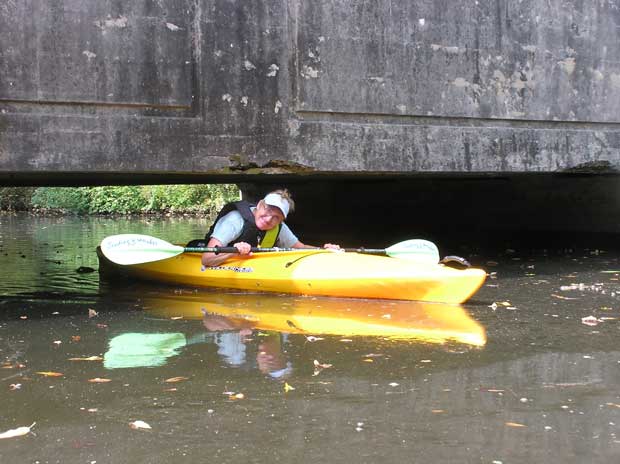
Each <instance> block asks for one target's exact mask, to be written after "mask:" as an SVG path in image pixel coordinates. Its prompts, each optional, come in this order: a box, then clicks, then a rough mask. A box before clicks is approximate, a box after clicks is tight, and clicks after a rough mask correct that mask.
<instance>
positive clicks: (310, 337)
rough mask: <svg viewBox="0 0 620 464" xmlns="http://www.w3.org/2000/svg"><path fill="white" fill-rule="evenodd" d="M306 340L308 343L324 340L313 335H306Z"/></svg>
mask: <svg viewBox="0 0 620 464" xmlns="http://www.w3.org/2000/svg"><path fill="white" fill-rule="evenodd" d="M306 340H308V341H309V342H317V341H319V340H324V339H323V338H321V337H315V336H314V335H308V336H307V337H306Z"/></svg>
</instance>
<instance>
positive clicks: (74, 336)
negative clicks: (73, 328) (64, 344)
mask: <svg viewBox="0 0 620 464" xmlns="http://www.w3.org/2000/svg"><path fill="white" fill-rule="evenodd" d="M81 339H82V336H81V335H72V336H71V341H72V342H79V341H80V340H81Z"/></svg>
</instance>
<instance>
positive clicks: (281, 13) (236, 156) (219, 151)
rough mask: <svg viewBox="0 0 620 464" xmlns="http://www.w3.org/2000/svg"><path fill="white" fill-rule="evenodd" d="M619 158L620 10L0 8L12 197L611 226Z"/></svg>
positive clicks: (134, 4) (423, 2)
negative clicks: (262, 193)
mask: <svg viewBox="0 0 620 464" xmlns="http://www.w3.org/2000/svg"><path fill="white" fill-rule="evenodd" d="M619 166H620V5H619V4H618V2H617V1H615V0H596V1H585V0H521V1H509V0H479V1H477V2H472V1H469V0H432V1H431V0H412V1H407V2H394V1H389V0H374V1H365V0H346V1H345V0H330V1H320V0H318V1H317V0H264V1H252V2H249V1H240V0H237V1H235V0H167V1H155V0H134V1H131V2H127V1H119V0H53V1H47V2H41V1H39V0H19V1H17V0H5V1H3V2H2V3H1V4H0V183H2V184H4V185H95V184H97V185H100V184H121V183H129V184H131V183H171V182H186V183H187V182H236V183H241V184H243V185H245V186H249V187H247V188H244V190H245V191H246V192H247V194H248V195H250V194H251V193H252V192H257V191H259V190H261V189H262V190H264V189H265V188H266V187H267V185H266V184H278V185H283V184H284V185H291V186H292V187H293V188H294V189H295V190H296V191H297V192H299V197H300V200H301V202H302V203H303V204H310V210H311V211H312V217H313V219H314V220H315V221H316V220H317V219H316V218H317V217H318V216H315V213H316V214H319V213H324V212H325V211H324V207H325V206H324V205H330V208H331V207H333V208H334V210H333V211H332V214H330V215H329V216H328V217H329V218H330V219H329V223H330V224H338V223H339V222H338V221H341V223H342V224H347V225H348V226H350V224H349V223H347V221H345V219H346V218H347V217H353V216H355V217H358V218H360V217H361V218H363V217H364V215H365V214H367V206H366V205H370V206H368V208H370V211H371V212H372V214H371V215H370V217H369V220H368V223H369V224H370V225H369V226H368V227H366V226H364V225H363V224H362V227H365V230H366V231H367V232H368V233H369V234H371V233H372V234H374V235H376V236H377V239H378V241H380V239H381V238H383V237H385V235H386V234H387V233H390V232H391V231H392V230H394V227H396V228H398V226H394V224H395V223H394V221H393V220H392V219H390V218H394V217H399V215H406V217H408V218H409V220H411V221H413V225H412V227H413V226H415V227H417V229H414V230H412V233H414V232H416V231H417V230H418V229H420V228H423V227H424V225H425V224H426V225H428V224H429V223H432V224H434V225H435V227H436V228H442V227H443V228H444V229H446V228H448V227H453V224H456V226H454V227H462V228H463V229H464V230H476V227H477V225H479V224H484V223H496V224H498V226H499V225H501V224H515V225H516V227H520V225H519V224H520V222H523V221H524V220H525V219H527V221H528V223H531V221H532V220H533V219H537V220H539V221H542V222H545V221H546V222H549V221H551V222H552V223H551V224H548V225H549V227H550V228H551V229H554V228H556V226H558V225H562V226H563V227H565V228H568V229H571V230H574V229H575V228H577V229H578V228H580V227H581V226H582V224H586V223H589V224H590V229H591V230H598V231H603V232H611V233H615V232H616V231H617V229H618V227H617V226H616V224H615V223H616V221H615V220H613V218H614V217H616V215H617V214H620V210H619V209H618V208H617V206H616V204H615V203H616V200H615V195H616V193H615V184H616V183H617V182H616V177H614V176H615V175H616V174H617V173H618V172H619ZM592 174H594V176H593V177H591V175H592ZM583 179H588V180H587V181H584V180H583ZM584 189H585V193H584ZM560 191H561V192H560ZM559 192H560V193H559ZM588 192H595V193H593V194H592V195H590V194H588ZM470 197H471V200H470V199H469V198H470ZM394 198H396V199H398V201H396V202H393V201H390V200H393V199H394ZM574 198H577V199H578V200H579V201H578V202H574V201H573V199H574ZM590 200H592V201H590ZM358 202H359V206H358V205H357V203H358ZM525 202H527V203H525ZM521 203H522V204H521ZM315 205H323V206H322V207H321V209H320V210H317V211H315V210H314V209H313V208H315V207H316V206H315ZM336 205H339V206H338V207H337V208H336ZM571 205H572V206H571ZM592 205H605V208H603V206H601V207H600V208H599V206H596V207H594V208H593V206H592ZM547 206H548V207H547ZM571 207H572V208H573V209H572V210H571V209H570V208H571ZM386 208H392V210H391V211H389V212H387V213H386ZM554 208H555V209H554ZM584 208H585V209H586V210H588V211H589V212H588V213H587V215H588V217H590V216H592V218H591V219H592V221H594V219H596V220H597V221H598V222H596V221H594V222H587V221H581V216H580V215H579V214H576V213H575V212H576V211H580V210H583V209H584ZM306 209H307V207H306ZM503 209H506V211H505V212H504V210H503ZM430 211H433V212H434V214H433V215H432V217H431V216H427V215H429V214H430ZM561 211H564V213H562V212H561ZM444 212H445V213H444ZM554 212H555V213H554ZM374 215H376V216H377V217H376V218H375V216H374ZM324 217H325V216H324ZM401 217H402V216H401ZM444 217H445V218H444ZM411 218H416V219H415V220H413V219H411ZM361 220H362V221H363V219H361ZM384 220H385V222H384ZM311 222H312V221H309V222H308V224H305V225H304V229H305V228H306V227H308V229H307V230H308V231H311V230H312V223H311ZM384 223H385V224H388V226H389V227H386V228H383V229H382V228H381V227H382V226H381V224H384ZM396 224H400V223H399V222H398V221H396ZM300 226H301V224H300ZM321 227H322V228H323V229H325V227H324V226H321ZM321 227H317V228H316V230H317V234H314V235H312V234H311V238H313V237H316V238H317V239H318V238H320V237H319V235H320V233H321V230H320V229H321ZM330 227H332V226H330ZM333 227H338V226H333ZM373 228H376V229H377V230H376V231H374V232H373ZM478 228H479V227H478ZM425 231H426V230H425V229H423V230H422V232H425ZM426 232H428V233H431V234H432V233H434V231H431V230H428V231H426Z"/></svg>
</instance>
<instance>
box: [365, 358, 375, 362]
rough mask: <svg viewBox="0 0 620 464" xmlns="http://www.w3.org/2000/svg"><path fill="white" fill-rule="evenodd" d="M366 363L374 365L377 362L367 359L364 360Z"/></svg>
mask: <svg viewBox="0 0 620 464" xmlns="http://www.w3.org/2000/svg"><path fill="white" fill-rule="evenodd" d="M364 362H365V363H374V362H375V360H374V359H370V358H365V359H364Z"/></svg>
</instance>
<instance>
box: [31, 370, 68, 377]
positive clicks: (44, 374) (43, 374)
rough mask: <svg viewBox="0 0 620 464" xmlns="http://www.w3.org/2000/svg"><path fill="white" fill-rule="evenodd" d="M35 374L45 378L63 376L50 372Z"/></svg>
mask: <svg viewBox="0 0 620 464" xmlns="http://www.w3.org/2000/svg"><path fill="white" fill-rule="evenodd" d="M36 374H39V375H42V376H45V377H62V376H63V375H64V374H62V373H60V372H52V371H40V372H36Z"/></svg>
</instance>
